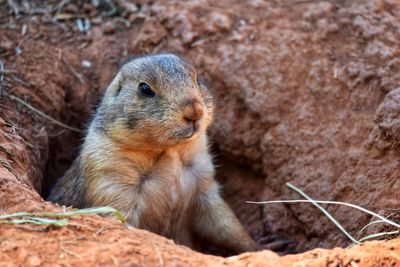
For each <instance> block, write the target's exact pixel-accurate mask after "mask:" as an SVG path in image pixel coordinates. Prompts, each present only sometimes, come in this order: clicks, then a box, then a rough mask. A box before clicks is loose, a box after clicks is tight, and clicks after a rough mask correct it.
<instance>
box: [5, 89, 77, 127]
mask: <svg viewBox="0 0 400 267" xmlns="http://www.w3.org/2000/svg"><path fill="white" fill-rule="evenodd" d="M4 95H6V96H7V97H8V98H10V99H11V100H14V101H17V102H18V103H20V104H21V105H23V106H25V107H27V108H29V109H30V110H32V111H33V112H35V113H37V114H39V115H40V116H42V117H43V118H45V119H47V120H49V121H51V122H52V123H54V124H57V125H58V126H61V127H63V128H65V129H68V130H71V131H74V132H77V133H81V132H82V131H81V130H79V129H78V128H75V127H71V126H69V125H66V124H65V123H62V122H60V121H58V120H56V119H54V118H52V117H50V116H49V115H47V114H45V113H44V112H42V111H40V110H38V109H37V108H35V107H33V106H31V105H30V104H28V103H27V102H25V101H24V100H22V99H21V98H19V97H17V96H15V95H11V94H6V93H4Z"/></svg>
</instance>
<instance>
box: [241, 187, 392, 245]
mask: <svg viewBox="0 0 400 267" xmlns="http://www.w3.org/2000/svg"><path fill="white" fill-rule="evenodd" d="M287 186H288V187H289V188H291V189H292V190H294V191H296V192H297V193H299V194H300V195H302V196H303V197H304V198H306V200H272V201H258V202H256V201H246V202H247V203H252V204H273V203H311V204H313V205H315V206H316V207H318V208H319V209H320V210H321V211H322V212H323V213H324V214H325V216H327V217H328V219H330V220H331V221H332V222H333V223H334V224H335V225H336V227H338V228H339V230H341V231H342V232H343V233H344V234H345V235H346V236H347V237H348V238H349V239H350V240H351V241H352V242H354V243H356V244H360V243H361V242H363V241H366V240H369V239H373V238H377V237H382V236H388V235H395V234H400V230H399V231H392V232H380V233H376V234H371V235H368V236H365V237H363V238H361V239H359V240H356V239H355V238H354V237H353V236H352V235H350V234H349V233H348V232H347V231H346V230H345V229H344V227H343V226H342V225H341V224H340V223H339V222H338V221H337V220H336V219H335V218H334V217H333V216H332V215H331V214H330V213H328V211H326V210H325V209H324V208H322V207H321V206H320V205H318V204H334V205H343V206H347V207H351V208H355V209H358V210H360V211H363V212H365V213H367V214H369V215H372V216H374V217H377V218H379V219H380V220H377V221H374V222H372V223H369V224H367V225H366V226H365V227H364V228H362V229H361V232H362V231H363V230H364V229H365V228H366V227H368V226H369V225H371V224H374V223H387V224H390V225H393V226H395V227H397V228H400V225H399V224H397V223H395V222H393V221H391V220H389V219H387V218H385V217H383V216H381V215H379V214H377V213H375V212H372V211H369V210H367V209H365V208H363V207H360V206H357V205H354V204H350V203H345V202H339V201H324V200H313V199H312V198H310V197H309V196H308V195H306V194H305V193H304V192H303V191H301V190H300V189H299V188H297V187H295V186H294V185H292V184H291V183H287Z"/></svg>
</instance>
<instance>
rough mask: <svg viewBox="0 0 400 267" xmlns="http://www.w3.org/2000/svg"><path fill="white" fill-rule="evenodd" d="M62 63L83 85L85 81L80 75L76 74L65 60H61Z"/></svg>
mask: <svg viewBox="0 0 400 267" xmlns="http://www.w3.org/2000/svg"><path fill="white" fill-rule="evenodd" d="M61 60H62V62H64V64H65V65H66V66H67V68H68V69H69V71H70V72H71V73H72V74H73V75H74V76H75V77H76V78H77V79H78V80H79V81H80V82H81V83H82V84H84V83H85V79H84V78H83V77H82V74H80V73H78V72H77V71H76V70H75V69H74V68H73V67H72V66H71V65H70V64H69V63H68V61H67V60H66V59H65V58H63V57H62V58H61Z"/></svg>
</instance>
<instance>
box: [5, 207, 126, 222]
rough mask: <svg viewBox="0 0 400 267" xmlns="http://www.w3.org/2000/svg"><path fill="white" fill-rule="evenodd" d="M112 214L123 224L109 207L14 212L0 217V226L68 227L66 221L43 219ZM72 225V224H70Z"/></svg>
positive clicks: (119, 215) (119, 217)
mask: <svg viewBox="0 0 400 267" xmlns="http://www.w3.org/2000/svg"><path fill="white" fill-rule="evenodd" d="M110 213H112V214H114V216H116V217H117V218H118V219H119V220H120V221H121V222H125V217H124V216H123V215H122V214H121V213H120V212H119V211H118V210H116V209H114V208H111V207H98V208H88V209H80V210H71V211H62V212H16V213H11V214H3V215H0V224H38V225H54V226H59V227H61V226H66V225H69V223H68V220H66V219H49V218H45V217H57V218H65V217H74V216H81V215H92V214H110ZM71 225H72V224H71Z"/></svg>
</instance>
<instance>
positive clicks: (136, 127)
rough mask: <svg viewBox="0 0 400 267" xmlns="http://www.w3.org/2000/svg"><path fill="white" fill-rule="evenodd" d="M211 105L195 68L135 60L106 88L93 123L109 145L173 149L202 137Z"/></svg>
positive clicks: (163, 57) (167, 57) (166, 60)
mask: <svg viewBox="0 0 400 267" xmlns="http://www.w3.org/2000/svg"><path fill="white" fill-rule="evenodd" d="M212 119H213V99H212V96H211V94H210V93H209V91H208V90H207V88H206V87H205V86H204V85H202V84H200V83H199V82H198V79H197V73H196V70H195V69H194V67H193V66H191V65H190V64H188V63H186V62H184V61H183V60H181V59H180V58H179V57H177V56H175V55H172V54H160V55H151V56H144V57H140V58H136V59H134V60H132V61H130V62H128V63H127V64H125V65H124V66H123V67H122V68H121V70H120V71H119V73H118V74H117V76H116V77H115V78H114V80H113V81H112V83H111V84H110V86H109V87H108V88H107V90H106V93H105V96H104V98H103V101H102V103H101V105H100V107H99V110H98V112H97V114H96V118H95V120H94V126H95V128H96V129H100V130H103V131H104V132H105V133H106V134H107V135H108V136H109V137H110V138H111V139H113V140H115V141H118V142H122V143H124V144H127V145H132V146H136V147H143V148H146V147H149V146H152V145H153V146H154V145H155V146H171V145H175V144H179V143H182V142H186V141H189V140H192V139H194V138H196V137H198V136H199V135H200V134H201V133H204V132H205V131H206V129H207V128H208V126H209V125H210V124H211V122H212Z"/></svg>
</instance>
